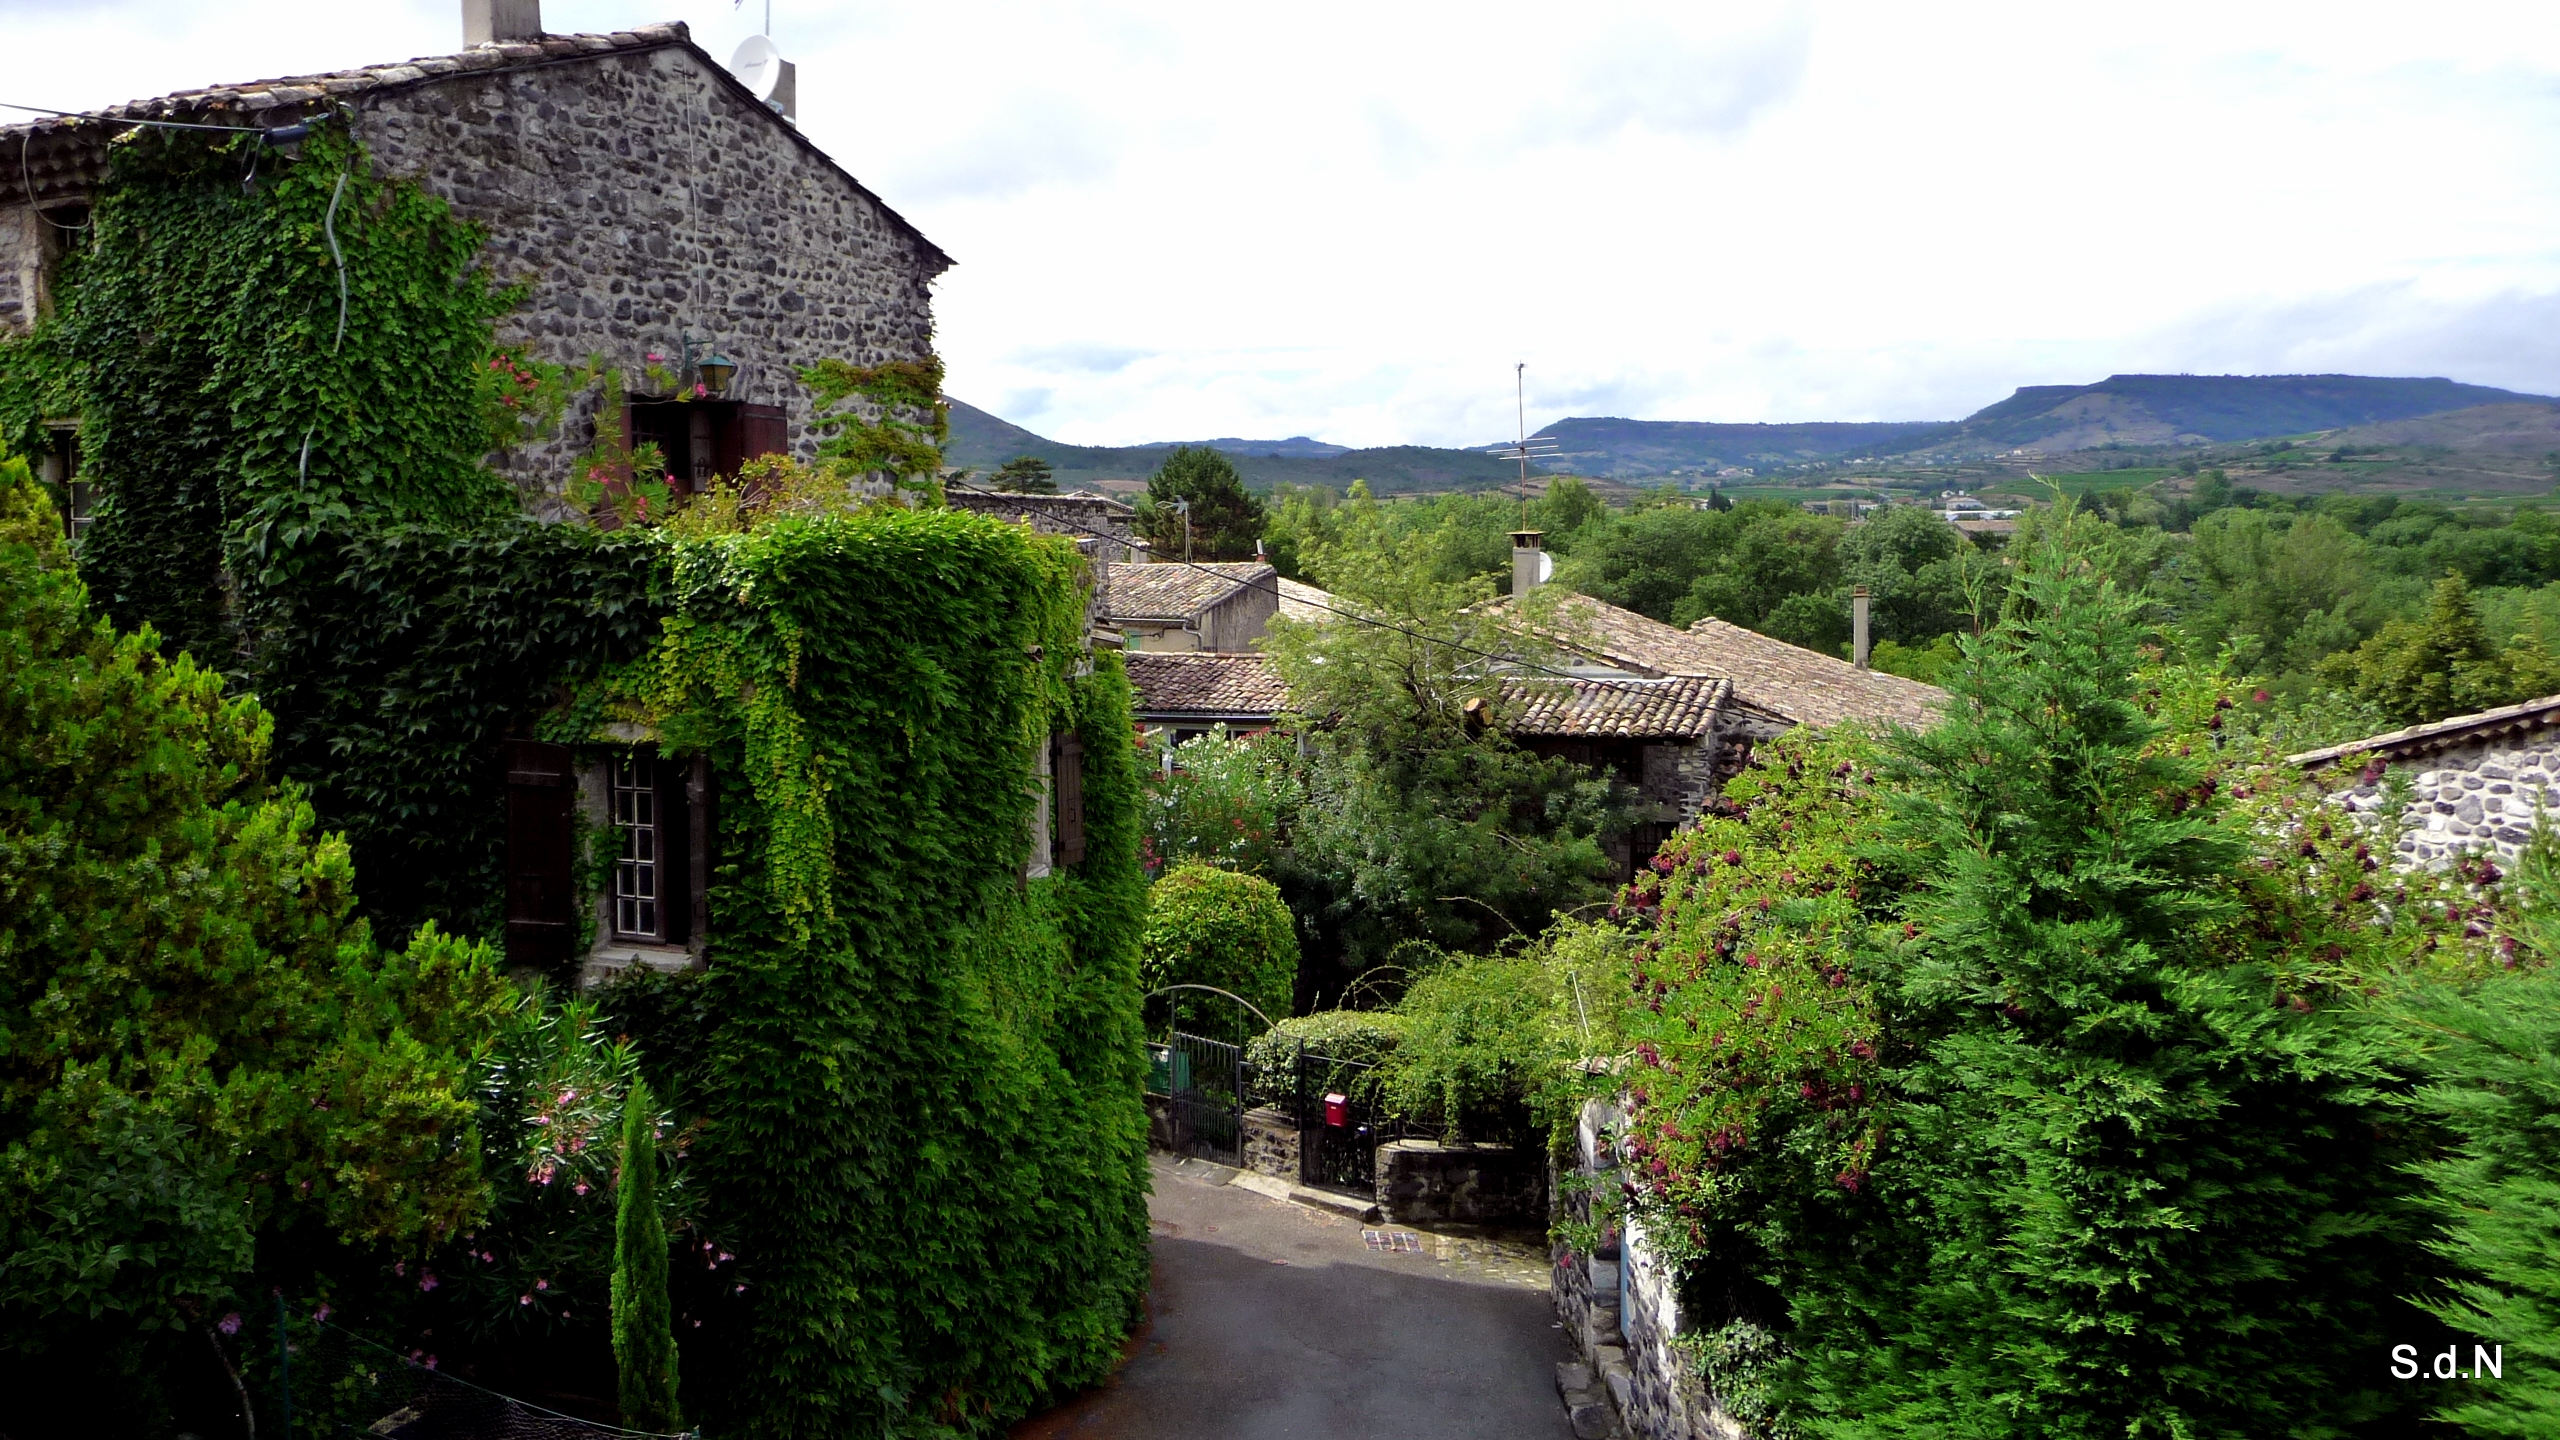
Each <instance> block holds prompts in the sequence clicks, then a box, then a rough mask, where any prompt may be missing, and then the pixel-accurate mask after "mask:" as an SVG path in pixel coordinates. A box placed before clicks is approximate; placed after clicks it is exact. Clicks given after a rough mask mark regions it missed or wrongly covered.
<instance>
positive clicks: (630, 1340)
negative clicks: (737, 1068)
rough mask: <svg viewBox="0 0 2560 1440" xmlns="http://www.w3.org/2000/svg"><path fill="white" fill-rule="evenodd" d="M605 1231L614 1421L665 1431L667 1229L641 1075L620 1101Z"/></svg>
mask: <svg viewBox="0 0 2560 1440" xmlns="http://www.w3.org/2000/svg"><path fill="white" fill-rule="evenodd" d="M616 1187H617V1188H616V1192H615V1194H616V1201H617V1203H616V1207H615V1211H614V1230H613V1359H614V1365H615V1367H616V1368H617V1369H618V1370H619V1371H620V1372H621V1403H622V1423H623V1424H625V1425H627V1426H629V1427H631V1428H632V1429H635V1430H651V1431H656V1432H658V1433H660V1434H672V1433H674V1432H676V1431H678V1430H681V1429H683V1428H684V1415H683V1412H682V1411H681V1410H679V1409H678V1408H677V1406H676V1333H675V1316H674V1313H673V1310H672V1307H671V1306H670V1305H669V1303H668V1300H667V1227H666V1223H665V1221H663V1220H661V1219H660V1218H659V1215H658V1112H657V1102H656V1100H655V1098H654V1097H652V1096H651V1095H650V1094H649V1084H648V1082H647V1081H645V1080H642V1079H639V1078H638V1077H636V1076H635V1077H633V1079H632V1081H631V1089H630V1091H629V1093H628V1094H626V1095H625V1096H624V1097H623V1101H622V1171H621V1178H620V1179H619V1180H618V1181H617V1182H616Z"/></svg>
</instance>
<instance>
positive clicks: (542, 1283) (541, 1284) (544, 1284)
mask: <svg viewBox="0 0 2560 1440" xmlns="http://www.w3.org/2000/svg"><path fill="white" fill-rule="evenodd" d="M533 1288H534V1289H536V1290H548V1289H550V1288H551V1282H550V1281H548V1280H536V1281H534V1282H533Z"/></svg>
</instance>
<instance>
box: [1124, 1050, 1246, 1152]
mask: <svg viewBox="0 0 2560 1440" xmlns="http://www.w3.org/2000/svg"><path fill="white" fill-rule="evenodd" d="M1148 1051H1149V1055H1148V1059H1149V1062H1150V1063H1149V1067H1148V1089H1149V1090H1150V1091H1152V1092H1153V1093H1155V1094H1157V1095H1159V1096H1162V1097H1163V1098H1164V1101H1165V1112H1166V1121H1167V1124H1168V1126H1169V1128H1170V1129H1171V1131H1172V1134H1171V1135H1170V1137H1169V1139H1170V1140H1171V1142H1172V1148H1173V1149H1174V1151H1175V1152H1176V1153H1178V1154H1184V1155H1197V1156H1199V1157H1200V1158H1202V1159H1204V1160H1215V1161H1217V1162H1218V1163H1219V1164H1221V1165H1236V1166H1241V1165H1243V1164H1244V1112H1245V1089H1246V1080H1247V1077H1248V1075H1249V1073H1250V1067H1249V1066H1247V1065H1246V1064H1245V1058H1244V1047H1243V1046H1241V1045H1230V1044H1228V1043H1227V1042H1226V1041H1224V1040H1211V1039H1208V1038H1206V1037H1204V1036H1199V1035H1190V1034H1185V1033H1184V1032H1182V1031H1180V1030H1174V1031H1169V1032H1167V1034H1166V1037H1165V1039H1164V1040H1162V1041H1160V1042H1158V1043H1156V1044H1154V1045H1151V1046H1149V1047H1148Z"/></svg>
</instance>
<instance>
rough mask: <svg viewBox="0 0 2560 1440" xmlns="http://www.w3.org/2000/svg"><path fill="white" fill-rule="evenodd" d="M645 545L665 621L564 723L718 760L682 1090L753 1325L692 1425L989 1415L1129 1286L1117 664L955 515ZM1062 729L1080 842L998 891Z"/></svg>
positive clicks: (833, 522) (1016, 544)
mask: <svg viewBox="0 0 2560 1440" xmlns="http://www.w3.org/2000/svg"><path fill="white" fill-rule="evenodd" d="M673 564H674V573H675V577H676V580H675V584H676V589H677V593H678V611H677V613H676V614H675V615H674V616H672V617H671V618H670V619H669V620H668V621H667V622H666V629H665V636H664V639H663V640H662V641H661V642H660V643H659V645H658V646H657V647H656V648H655V649H653V650H652V651H651V652H650V653H649V655H647V656H646V657H645V658H643V659H642V660H640V661H638V662H635V663H633V664H631V665H629V666H627V667H624V668H622V669H620V670H619V671H617V672H616V673H614V674H613V675H612V676H610V677H609V678H608V679H607V680H606V681H605V682H603V683H601V684H599V685H598V686H596V687H594V688H593V689H592V690H591V691H590V692H589V693H588V695H587V696H585V697H584V701H585V703H582V704H581V705H579V706H577V707H575V709H574V710H573V711H572V712H570V714H571V715H574V716H575V717H577V723H578V724H580V725H593V724H598V723H612V722H615V721H621V722H634V721H636V722H639V723H643V724H648V725H653V726H655V727H656V728H657V730H658V732H659V734H660V736H661V738H662V741H663V743H664V744H666V745H668V746H670V747H674V748H678V749H687V750H691V749H700V750H705V751H707V752H708V753H709V754H710V755H711V756H712V757H713V762H714V764H713V769H714V772H715V774H717V775H720V776H723V777H733V778H730V779H729V780H728V781H727V788H725V789H724V790H723V791H722V794H721V797H720V802H719V805H718V810H717V813H718V817H719V847H718V848H719V861H718V866H717V871H716V883H715V887H714V890H713V893H712V902H711V909H712V929H713V934H714V936H715V937H716V940H715V950H714V959H713V962H712V966H711V969H710V972H709V974H708V976H707V977H706V978H705V980H704V982H703V984H704V986H705V992H706V993H705V995H704V999H703V1004H702V1012H703V1013H704V1014H706V1015H707V1016H708V1017H709V1019H708V1030H709V1033H708V1034H707V1035H706V1036H704V1037H701V1040H700V1048H699V1050H698V1051H696V1052H695V1058H694V1059H693V1061H692V1066H693V1073H692V1074H690V1075H685V1076H679V1077H676V1084H677V1088H678V1089H679V1091H680V1092H682V1093H685V1094H690V1095H693V1096H697V1097H717V1100H716V1102H715V1103H714V1104H713V1105H712V1106H711V1110H712V1120H713V1123H712V1124H711V1125H710V1126H709V1127H708V1128H707V1129H706V1130H705V1132H704V1139H703V1141H702V1146H703V1148H702V1150H701V1152H699V1163H700V1166H701V1169H700V1171H699V1172H698V1173H700V1174H702V1175H703V1176H705V1177H706V1179H705V1183H706V1184H707V1186H708V1188H709V1194H710V1197H711V1199H710V1203H711V1206H712V1208H713V1209H714V1211H715V1212H717V1213H718V1214H719V1215H720V1216H721V1217H723V1225H724V1230H723V1233H724V1235H726V1236H728V1237H730V1238H729V1239H728V1240H727V1241H725V1242H724V1243H727V1244H729V1245H730V1247H731V1248H732V1249H734V1250H735V1251H736V1252H737V1253H738V1255H739V1256H740V1258H741V1261H742V1264H743V1275H742V1281H743V1283H744V1285H745V1286H746V1289H745V1291H744V1294H743V1299H744V1302H745V1306H744V1308H745V1311H746V1313H747V1315H748V1316H749V1317H750V1318H749V1319H747V1320H746V1321H745V1322H744V1329H743V1332H742V1333H732V1334H729V1335H724V1336H716V1337H706V1338H708V1339H710V1340H711V1341H712V1342H713V1344H715V1345H716V1346H718V1353H719V1358H718V1359H716V1360H713V1359H712V1358H711V1357H710V1356H709V1355H705V1356H704V1359H705V1360H706V1362H708V1368H709V1371H710V1373H709V1374H707V1375H704V1376H703V1378H702V1381H701V1383H703V1384H705V1385H707V1386H708V1387H710V1388H711V1390H712V1394H711V1395H710V1396H709V1397H708V1403H709V1405H710V1406H711V1409H710V1410H709V1412H708V1413H710V1414H712V1415H715V1416H720V1417H725V1419H726V1422H727V1423H726V1426H725V1427H724V1428H735V1429H738V1430H740V1431H742V1432H743V1433H749V1434H756V1435H768V1436H810V1437H817V1436H835V1435H843V1434H854V1433H863V1434H868V1433H874V1432H875V1431H877V1432H879V1433H893V1434H905V1433H918V1434H935V1433H946V1432H947V1431H950V1430H958V1431H962V1432H969V1433H979V1432H985V1431H989V1430H992V1429H994V1428H998V1427H1000V1426H1001V1425H1002V1424H1003V1423H1004V1422H1006V1421H1008V1420H1010V1419H1012V1418H1016V1417H1018V1416H1020V1415H1022V1414H1024V1413H1026V1412H1027V1411H1029V1410H1030V1409H1032V1408H1034V1407H1035V1406H1036V1405H1038V1404H1039V1403H1040V1402H1041V1401H1042V1400H1043V1399H1044V1398H1045V1397H1048V1396H1050V1395H1051V1394H1053V1393H1055V1392H1057V1391H1059V1390H1060V1389H1062V1388H1069V1387H1074V1386H1077V1385H1081V1384H1086V1383H1090V1382H1091V1381H1094V1380H1096V1379H1099V1378H1100V1377H1101V1376H1102V1375H1104V1374H1105V1373H1107V1372H1108V1370H1109V1368H1110V1366H1111V1364H1112V1363H1113V1361H1114V1359H1115V1358H1116V1355H1117V1351H1118V1346H1119V1343H1120V1340H1121V1337H1122V1336H1123V1335H1125V1334H1126V1333H1127V1329H1128V1326H1129V1324H1130V1322H1131V1321H1132V1320H1133V1318H1134V1317H1135V1315H1136V1312H1137V1306H1138V1304H1139V1300H1140V1297H1141V1296H1142V1295H1143V1293H1144V1291H1145V1289H1146V1284H1147V1265H1148V1260H1147V1240H1146V1230H1147V1220H1146V1192H1147V1172H1146V1127H1145V1118H1144V1114H1143V1112H1142V1110H1141V1108H1140V1102H1139V1092H1140V1081H1141V1078H1142V1077H1141V1074H1140V1069H1139V1067H1140V1064H1141V1060H1140V1051H1141V1040H1142V1036H1141V1032H1140V1023H1139V1016H1138V1002H1137V996H1138V986H1137V937H1138V931H1139V927H1140V925H1141V923H1142V921H1143V917H1144V909H1145V899H1144V886H1145V881H1144V877H1143V874H1142V872H1141V871H1140V869H1139V867H1138V858H1137V826H1138V776H1137V756H1136V751H1135V747H1134V744H1133V742H1132V738H1131V737H1132V735H1133V733H1134V732H1133V729H1132V725H1131V720H1130V712H1129V691H1128V685H1127V681H1126V679H1125V677H1124V676H1123V675H1122V673H1121V671H1120V667H1119V663H1118V660H1117V658H1116V657H1111V656H1106V657H1103V658H1101V659H1099V660H1096V661H1093V662H1090V669H1089V673H1084V672H1087V670H1088V663H1087V661H1086V659H1085V652H1084V646H1083V630H1084V591H1083V585H1084V583H1085V581H1084V579H1083V565H1082V562H1081V561H1080V560H1079V559H1078V557H1077V556H1076V555H1075V553H1074V551H1073V549H1072V548H1071V547H1070V546H1069V545H1068V544H1067V543H1066V542H1064V541H1061V540H1057V539H1054V538H1049V537H1041V536H1036V535H1034V534H1032V533H1031V532H1030V531H1028V530H1027V529H1024V528H1022V527H1018V526H1012V525H1006V524H1002V523H999V522H996V521H993V520H989V519H986V518H984V517H980V516H975V515H969V514H964V513H960V512H955V511H949V510H928V511H914V510H909V509H906V508H905V507H903V506H900V505H897V504H894V503H889V504H882V505H878V506H874V507H871V508H869V509H866V510H863V511H860V512H858V513H855V514H852V515H849V516H841V517H831V518H827V519H822V520H814V521H809V520H797V519H791V520H781V521H777V522H774V523H772V524H770V525H768V526H766V527H765V528H762V529H760V530H756V531H754V532H751V533H748V534H745V535H740V536H730V537H721V538H718V539H712V540H702V541H692V542H686V543H684V544H681V545H679V546H677V547H676V549H675V554H674V559H673ZM1067 730H1072V731H1074V732H1076V733H1078V734H1080V735H1081V736H1082V738H1083V741H1084V753H1085V766H1086V770H1085V784H1084V803H1085V807H1086V809H1085V814H1086V826H1087V850H1086V855H1087V858H1086V860H1085V861H1084V862H1083V863H1082V864H1080V865H1073V866H1060V867H1058V868H1057V870H1056V871H1055V872H1054V874H1053V875H1052V876H1051V878H1048V879H1043V880H1034V881H1029V882H1027V883H1026V882H1024V881H1023V880H1021V879H1020V876H1021V875H1022V872H1023V865H1024V861H1025V860H1027V859H1028V858H1029V854H1028V847H1029V845H1030V839H1031V825H1030V820H1031V812H1032V807H1033V806H1034V805H1035V804H1040V803H1045V802H1044V800H1043V797H1042V794H1041V792H1040V791H1039V790H1038V789H1037V788H1036V786H1035V783H1034V780H1033V776H1034V772H1035V766H1036V761H1037V749H1036V747H1040V746H1045V745H1047V744H1049V743H1050V739H1051V736H1052V735H1053V734H1055V733H1057V732H1060V731H1067ZM553 733H554V735H555V738H562V739H573V738H579V737H578V736H576V735H575V734H568V733H562V732H561V731H560V730H558V729H556V728H555V729H554V731H553ZM587 738H593V734H592V732H590V734H589V736H588V737H587ZM644 1044H645V1041H644ZM695 1373H696V1374H702V1372H700V1371H697V1372H695ZM687 1383H688V1385H691V1384H694V1383H696V1382H695V1381H691V1380H689V1381H688V1382H687ZM693 1403H697V1402H695V1401H691V1400H689V1401H688V1404H693Z"/></svg>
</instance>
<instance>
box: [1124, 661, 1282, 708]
mask: <svg viewBox="0 0 2560 1440" xmlns="http://www.w3.org/2000/svg"><path fill="white" fill-rule="evenodd" d="M1123 658H1124V660H1125V663H1126V664H1127V665H1128V667H1129V684H1130V685H1131V686H1132V687H1133V688H1135V689H1136V690H1137V692H1138V713H1139V714H1140V715H1142V716H1153V715H1168V716H1170V715H1198V716H1202V717H1208V716H1234V717H1243V716H1253V717H1260V718H1266V719H1267V718H1268V717H1270V716H1273V715H1276V714H1278V713H1280V711H1282V710H1284V709H1286V708H1287V707H1288V703H1289V693H1288V689H1287V687H1285V686H1283V685H1282V684H1281V683H1280V676H1279V674H1278V673H1277V672H1275V671H1274V670H1272V668H1271V662H1270V661H1268V660H1266V659H1264V658H1263V657H1262V656H1260V655H1239V654H1221V653H1218V652H1215V651H1202V652H1197V653H1189V654H1185V653H1179V652H1165V651H1154V650H1133V651H1130V652H1129V653H1128V655H1126V656H1125V657H1123Z"/></svg>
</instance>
